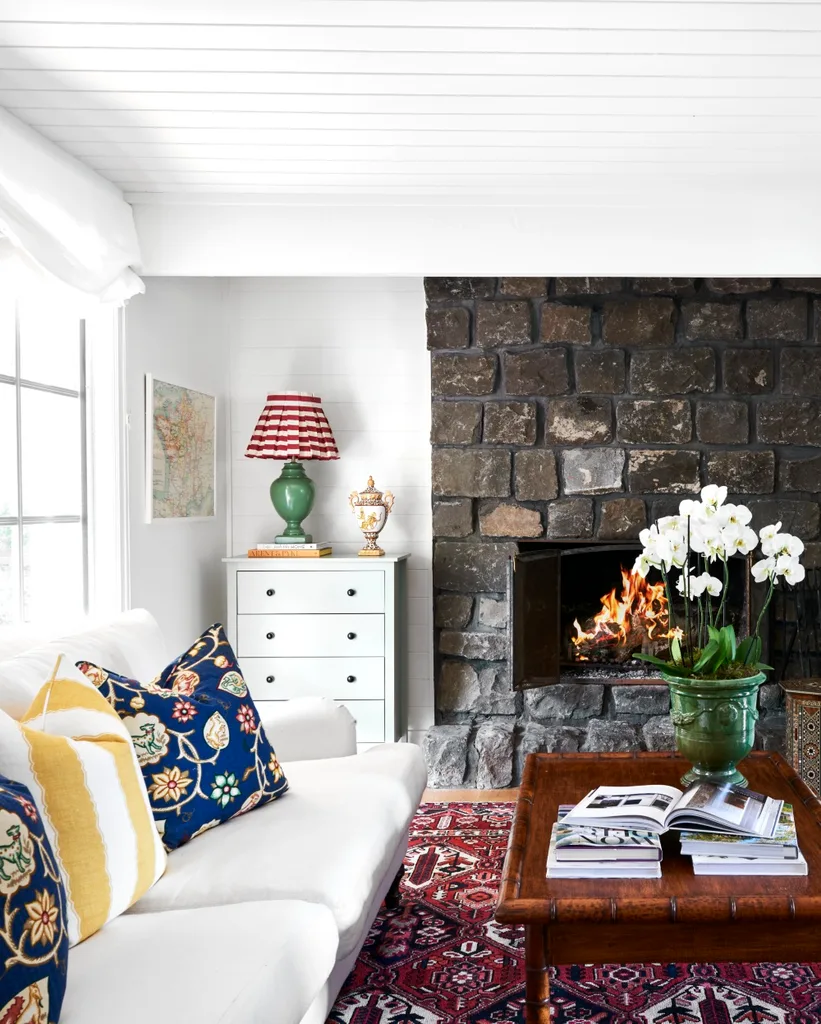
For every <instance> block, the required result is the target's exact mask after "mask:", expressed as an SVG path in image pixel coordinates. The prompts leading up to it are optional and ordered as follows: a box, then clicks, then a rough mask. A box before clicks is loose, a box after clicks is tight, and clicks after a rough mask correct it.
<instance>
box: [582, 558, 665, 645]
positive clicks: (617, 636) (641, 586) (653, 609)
mask: <svg viewBox="0 0 821 1024" xmlns="http://www.w3.org/2000/svg"><path fill="white" fill-rule="evenodd" d="M616 590H617V588H616V587H614V588H613V589H612V590H611V591H610V593H609V594H605V595H604V596H603V597H602V599H601V604H602V607H601V611H600V612H599V613H598V614H597V615H596V616H595V617H594V618H593V628H592V629H591V630H590V631H589V632H585V631H584V630H583V629H582V627H581V626H580V625H579V620H578V619H575V620H574V622H573V626H574V627H575V629H576V636H574V637H572V638H571V639H572V641H573V643H574V645H575V646H576V647H577V648H578V647H580V646H581V645H582V644H585V645H590V644H608V645H611V646H616V647H627V646H629V645H630V644H631V639H632V642H633V643H634V644H635V646H639V645H640V644H641V642H642V640H643V639H645V638H646V639H648V640H660V639H663V638H665V637H666V636H667V635H668V632H667V631H668V629H669V618H668V614H667V598H666V596H665V593H664V584H663V583H649V582H648V581H647V580H646V579H645V578H644V577H642V576H640V575H639V574H638V573H634V572H633V571H632V570H629V569H625V568H623V567H622V570H621V593H620V594H617V593H616ZM636 618H638V619H639V621H641V622H642V623H643V626H644V637H638V636H634V637H633V638H631V636H630V634H631V630H632V629H633V623H634V621H635V620H636ZM577 657H578V660H579V661H584V660H586V658H585V657H584V655H581V654H580V655H578V656H577Z"/></svg>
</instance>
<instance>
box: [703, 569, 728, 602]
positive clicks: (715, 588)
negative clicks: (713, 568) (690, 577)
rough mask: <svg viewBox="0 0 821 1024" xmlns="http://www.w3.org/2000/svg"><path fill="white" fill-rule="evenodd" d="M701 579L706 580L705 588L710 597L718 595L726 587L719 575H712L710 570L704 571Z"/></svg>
mask: <svg viewBox="0 0 821 1024" xmlns="http://www.w3.org/2000/svg"><path fill="white" fill-rule="evenodd" d="M699 579H701V580H703V581H704V589H705V590H706V591H707V593H708V594H709V595H710V597H718V595H719V594H720V593H721V591H722V590H723V589H724V584H723V582H722V581H721V580H720V579H719V578H718V577H717V576H711V575H710V574H709V573H708V572H703V573H702V574H701V576H700V577H699Z"/></svg>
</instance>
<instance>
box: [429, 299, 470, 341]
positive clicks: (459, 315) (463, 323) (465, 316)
mask: <svg viewBox="0 0 821 1024" xmlns="http://www.w3.org/2000/svg"><path fill="white" fill-rule="evenodd" d="M425 317H426V319H427V324H428V348H430V349H437V348H467V347H468V345H470V313H469V311H468V310H467V309H465V308H464V307H463V306H455V307H454V308H452V309H435V308H428V310H427V311H426V313H425Z"/></svg>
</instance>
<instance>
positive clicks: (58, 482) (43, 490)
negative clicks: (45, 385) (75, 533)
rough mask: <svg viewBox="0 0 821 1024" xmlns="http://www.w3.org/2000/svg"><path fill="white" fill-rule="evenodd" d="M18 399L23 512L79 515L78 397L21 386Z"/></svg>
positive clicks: (80, 506)
mask: <svg viewBox="0 0 821 1024" xmlns="http://www.w3.org/2000/svg"><path fill="white" fill-rule="evenodd" d="M21 402H22V425H21V429H22V435H23V436H22V442H23V444H22V452H23V515H26V516H78V515H80V514H81V513H82V497H81V495H82V460H81V457H80V456H81V451H80V399H79V398H69V397H66V396H65V395H52V394H49V392H47V391H33V390H32V389H31V388H23V389H22V391H21Z"/></svg>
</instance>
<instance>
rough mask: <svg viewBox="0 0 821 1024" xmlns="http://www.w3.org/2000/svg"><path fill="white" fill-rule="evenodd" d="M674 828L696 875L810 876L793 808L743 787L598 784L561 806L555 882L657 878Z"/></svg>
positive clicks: (551, 873)
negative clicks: (665, 842)
mask: <svg viewBox="0 0 821 1024" xmlns="http://www.w3.org/2000/svg"><path fill="white" fill-rule="evenodd" d="M670 829H675V830H677V831H679V832H681V833H682V852H683V853H685V854H688V855H691V856H692V857H693V870H694V872H695V873H696V874H806V862H805V861H804V858H803V857H801V853H800V851H799V849H798V845H797V842H796V840H795V826H794V820H793V816H792V808H791V807H790V806H789V805H786V807H785V805H784V803H783V801H781V800H773V799H772V798H770V797H768V796H763V795H762V794H760V793H754V792H753V791H752V790H749V789H745V788H743V787H741V786H728V785H716V784H714V783H710V782H696V783H693V785H691V786H689V787H688V788H687V789H686V790H685V791H684V792H682V791H681V790H679V789H675V788H674V787H672V786H656V785H650V786H599V788H598V789H595V790H592V791H591V792H590V793H588V794H587V796H586V797H585V798H584V799H583V800H582V801H580V802H579V803H578V804H576V805H575V806H573V807H569V808H565V807H562V808H560V813H559V821H557V822H556V824H555V825H554V826H553V832H552V836H551V841H550V849H549V852H548V859H547V874H548V877H549V878H605V877H607V878H658V877H660V876H661V857H662V848H661V840H660V836H661V835H662V834H663V833H665V832H667V831H668V830H670ZM684 837H686V842H685V838H684ZM693 843H695V844H696V845H695V847H694V846H693V845H692V844H693ZM728 847H731V848H732V851H733V852H732V853H730V852H729V850H728V849H727V848H728ZM742 850H743V853H742V852H741V851H742ZM762 851H766V852H762ZM776 851H779V853H778V854H777V853H776ZM793 851H794V852H793ZM736 862H739V863H736ZM774 864H777V867H778V868H780V869H781V870H775V869H774V867H773V865H774ZM787 866H789V868H788V867H787ZM802 869H803V870H802Z"/></svg>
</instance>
